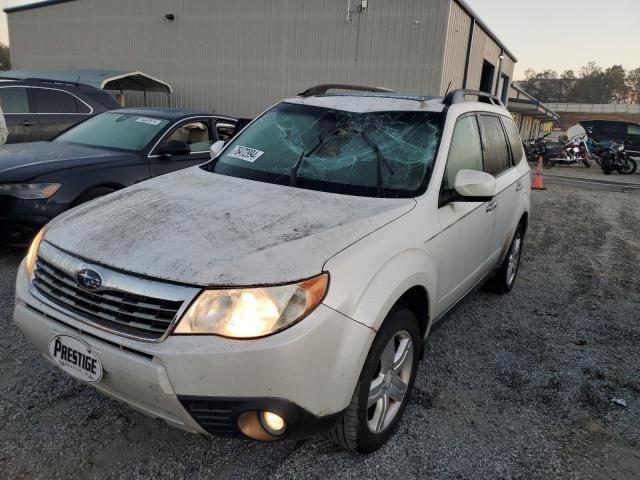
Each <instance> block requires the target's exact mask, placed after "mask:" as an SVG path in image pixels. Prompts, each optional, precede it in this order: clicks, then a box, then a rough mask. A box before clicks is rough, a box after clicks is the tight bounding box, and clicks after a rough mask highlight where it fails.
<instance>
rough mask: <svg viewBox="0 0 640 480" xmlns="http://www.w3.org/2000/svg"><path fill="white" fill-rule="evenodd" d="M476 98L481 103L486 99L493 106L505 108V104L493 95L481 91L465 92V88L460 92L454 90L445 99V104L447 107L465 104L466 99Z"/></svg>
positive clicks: (459, 90)
mask: <svg viewBox="0 0 640 480" xmlns="http://www.w3.org/2000/svg"><path fill="white" fill-rule="evenodd" d="M470 96H476V97H478V100H479V101H482V99H485V101H486V103H491V104H493V105H498V106H500V107H504V103H502V100H500V99H499V98H498V97H496V96H495V95H491V94H490V93H487V92H481V91H479V90H465V89H463V88H461V89H458V90H453V91H452V92H450V93H449V94H448V95H447V96H446V97H444V101H443V103H444V104H445V105H447V106H451V105H454V104H456V103H463V102H464V101H465V97H470Z"/></svg>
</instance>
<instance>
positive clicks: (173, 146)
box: [158, 140, 191, 156]
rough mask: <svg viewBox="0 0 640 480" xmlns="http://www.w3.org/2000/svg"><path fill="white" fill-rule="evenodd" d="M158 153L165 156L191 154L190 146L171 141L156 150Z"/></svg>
mask: <svg viewBox="0 0 640 480" xmlns="http://www.w3.org/2000/svg"><path fill="white" fill-rule="evenodd" d="M158 153H159V154H160V155H166V156H173V155H189V154H190V153H191V146H190V145H189V144H188V143H186V142H179V141H177V140H171V141H169V142H167V143H165V144H164V145H162V146H161V147H160V149H159V150H158Z"/></svg>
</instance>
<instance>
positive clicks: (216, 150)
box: [209, 140, 225, 160]
mask: <svg viewBox="0 0 640 480" xmlns="http://www.w3.org/2000/svg"><path fill="white" fill-rule="evenodd" d="M224 143H225V142H224V140H218V141H217V142H215V143H214V144H213V145H211V148H209V151H210V152H211V159H212V160H213V159H214V158H216V157H217V156H218V155H219V154H220V152H221V151H222V147H224Z"/></svg>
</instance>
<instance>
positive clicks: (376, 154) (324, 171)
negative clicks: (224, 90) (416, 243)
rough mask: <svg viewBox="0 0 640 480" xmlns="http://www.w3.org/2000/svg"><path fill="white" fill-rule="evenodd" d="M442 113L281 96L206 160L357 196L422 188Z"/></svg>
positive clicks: (223, 169)
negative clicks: (337, 105)
mask: <svg viewBox="0 0 640 480" xmlns="http://www.w3.org/2000/svg"><path fill="white" fill-rule="evenodd" d="M441 119H442V114H440V113H434V112H410V111H399V112H365V113H355V112H346V111H342V110H333V109H328V108H321V107H314V106H308V105H298V104H292V103H281V104H279V105H277V106H275V107H274V108H272V109H271V110H270V111H268V112H267V113H266V114H264V115H263V116H262V117H260V118H259V119H258V120H257V121H256V122H255V123H254V124H253V125H251V126H250V127H249V128H247V130H245V131H244V132H243V133H242V134H241V135H239V136H238V137H236V138H235V139H234V140H233V141H232V142H231V144H230V145H228V146H227V148H226V149H225V151H224V153H223V154H222V155H221V156H220V157H219V158H218V159H217V160H216V161H214V162H212V163H210V164H209V165H207V166H205V168H208V169H209V170H211V171H214V172H216V173H220V174H223V175H230V176H234V177H241V178H249V179H252V180H258V181H263V182H269V183H278V184H283V185H291V186H296V187H300V188H307V189H313V190H323V191H329V192H337V193H345V194H350V195H361V196H381V197H382V196H384V197H410V196H414V195H417V194H419V193H421V191H423V190H424V188H426V184H427V182H428V177H429V174H430V172H431V167H432V165H433V162H434V159H435V155H436V151H437V148H438V143H439V140H440V133H441Z"/></svg>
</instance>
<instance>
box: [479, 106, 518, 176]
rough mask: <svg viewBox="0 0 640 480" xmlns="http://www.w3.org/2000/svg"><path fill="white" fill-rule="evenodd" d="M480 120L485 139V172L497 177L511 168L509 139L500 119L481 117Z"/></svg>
mask: <svg viewBox="0 0 640 480" xmlns="http://www.w3.org/2000/svg"><path fill="white" fill-rule="evenodd" d="M478 119H479V121H480V125H481V127H482V134H483V138H484V171H485V172H487V173H490V174H491V175H493V176H494V177H497V176H498V175H500V174H501V173H502V172H504V171H506V170H508V169H509V168H510V167H511V157H510V156H509V147H508V146H507V139H506V138H505V136H504V130H503V129H502V124H501V123H500V119H499V118H498V117H496V116H494V115H481V116H480V117H479V118H478Z"/></svg>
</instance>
